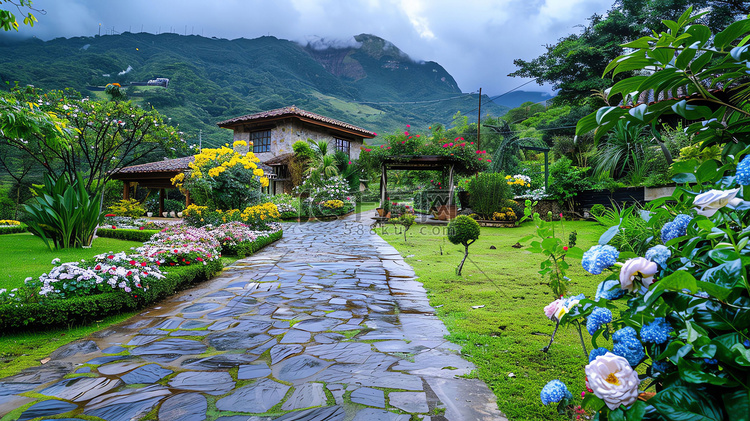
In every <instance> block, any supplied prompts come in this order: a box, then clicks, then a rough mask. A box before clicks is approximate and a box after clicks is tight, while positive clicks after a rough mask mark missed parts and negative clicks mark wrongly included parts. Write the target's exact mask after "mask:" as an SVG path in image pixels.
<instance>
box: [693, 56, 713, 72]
mask: <svg viewBox="0 0 750 421" xmlns="http://www.w3.org/2000/svg"><path fill="white" fill-rule="evenodd" d="M713 57H714V53H713V52H711V51H706V52H704V53H703V54H701V55H700V56H698V58H696V59H695V60H693V62H692V63H690V71H691V72H692V73H700V72H701V71H702V69H703V68H704V67H705V66H706V64H708V62H710V61H711V59H712V58H713Z"/></svg>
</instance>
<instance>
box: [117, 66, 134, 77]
mask: <svg viewBox="0 0 750 421" xmlns="http://www.w3.org/2000/svg"><path fill="white" fill-rule="evenodd" d="M132 70H133V66H131V65H128V68H127V69H125V70H123V71H121V72H119V73H117V76H122V75H124V74H128V73H130V72H131V71H132Z"/></svg>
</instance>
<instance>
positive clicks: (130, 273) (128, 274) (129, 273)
mask: <svg viewBox="0 0 750 421" xmlns="http://www.w3.org/2000/svg"><path fill="white" fill-rule="evenodd" d="M132 274H133V272H132V271H130V270H129V271H128V273H126V274H125V276H130V275H132Z"/></svg>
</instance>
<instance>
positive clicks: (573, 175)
mask: <svg viewBox="0 0 750 421" xmlns="http://www.w3.org/2000/svg"><path fill="white" fill-rule="evenodd" d="M588 170H589V168H587V167H581V168H579V167H574V166H573V165H572V162H571V161H570V160H569V159H568V158H564V157H563V158H560V159H558V160H557V161H555V163H554V164H552V165H550V170H549V172H550V177H551V179H552V180H551V181H550V183H549V188H548V189H547V193H548V194H549V196H550V199H552V200H556V201H557V202H558V203H559V204H560V206H563V205H564V204H566V203H568V205H569V206H571V207H572V201H573V199H574V198H575V197H576V196H577V195H578V193H579V192H581V191H583V190H586V189H590V188H591V182H590V181H589V180H588V179H587V178H586V174H587V173H588Z"/></svg>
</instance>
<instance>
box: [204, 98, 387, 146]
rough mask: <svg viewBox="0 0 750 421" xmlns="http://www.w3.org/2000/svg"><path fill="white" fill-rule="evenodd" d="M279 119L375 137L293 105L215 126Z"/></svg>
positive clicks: (354, 127)
mask: <svg viewBox="0 0 750 421" xmlns="http://www.w3.org/2000/svg"><path fill="white" fill-rule="evenodd" d="M280 117H301V118H307V119H310V120H315V121H319V122H321V123H326V124H330V125H332V126H337V127H340V128H342V129H347V130H352V131H355V132H357V133H359V134H361V135H362V136H364V137H367V138H373V137H375V136H376V134H375V133H373V132H371V131H369V130H365V129H363V128H361V127H357V126H355V125H353V124H349V123H344V122H343V121H339V120H336V119H333V118H329V117H325V116H322V115H320V114H315V113H311V112H309V111H305V110H301V109H299V108H297V107H295V106H294V105H292V106H291V107H284V108H278V109H275V110H270V111H263V112H260V113H256V114H248V115H243V116H242V117H235V118H232V119H229V120H225V121H222V122H219V123H217V125H218V126H219V127H224V128H228V127H231V126H234V125H236V124H238V123H245V122H250V121H262V120H265V119H274V118H280Z"/></svg>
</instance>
